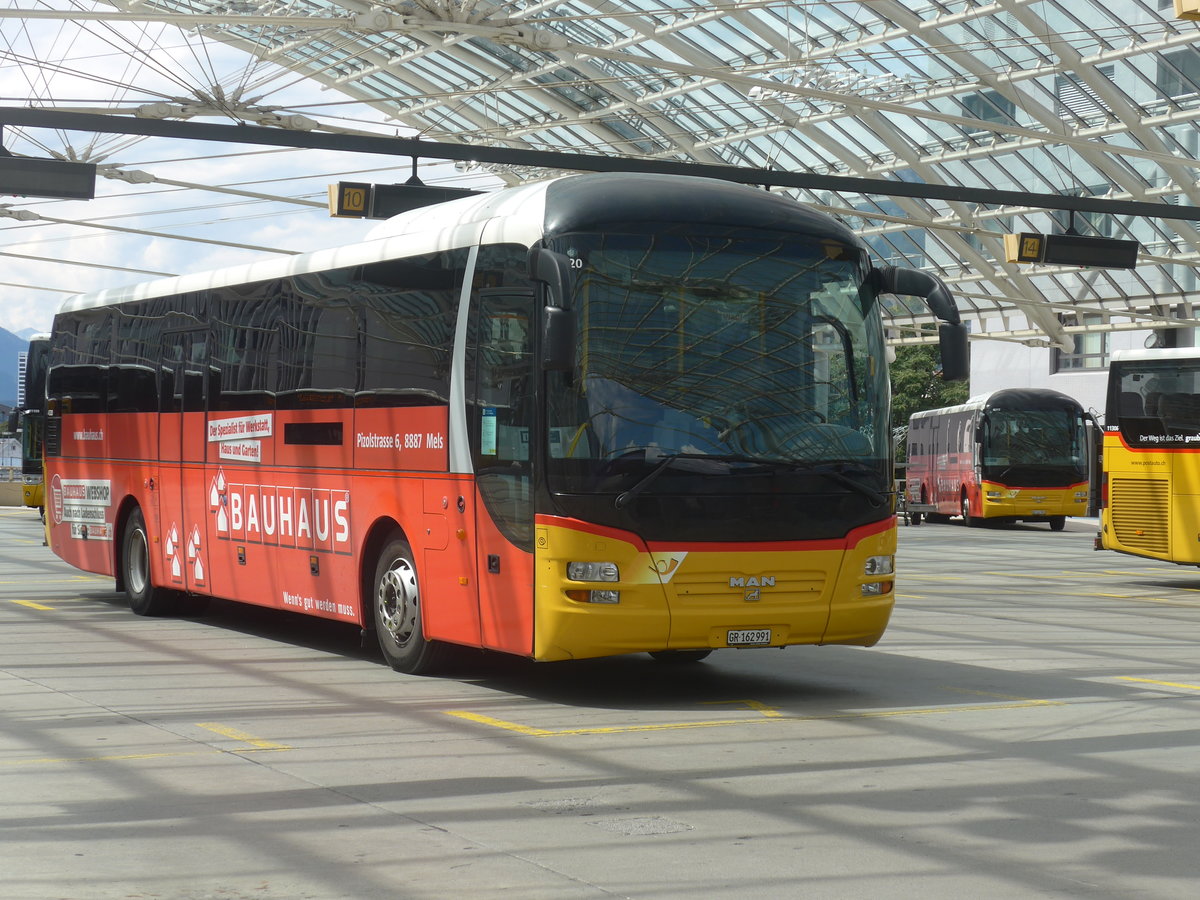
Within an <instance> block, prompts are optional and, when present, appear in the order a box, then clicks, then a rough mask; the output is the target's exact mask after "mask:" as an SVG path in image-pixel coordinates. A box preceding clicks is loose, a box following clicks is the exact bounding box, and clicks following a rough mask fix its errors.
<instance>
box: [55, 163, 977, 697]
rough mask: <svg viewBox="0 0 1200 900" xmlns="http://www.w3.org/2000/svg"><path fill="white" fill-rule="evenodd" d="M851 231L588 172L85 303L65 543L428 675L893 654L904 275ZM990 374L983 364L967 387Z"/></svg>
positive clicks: (912, 277) (60, 371) (76, 365)
mask: <svg viewBox="0 0 1200 900" xmlns="http://www.w3.org/2000/svg"><path fill="white" fill-rule="evenodd" d="M883 293H894V294H900V293H905V294H910V295H914V296H921V297H924V298H925V301H926V302H927V303H928V304H929V306H930V308H931V309H932V310H933V311H934V313H935V314H936V315H937V316H938V317H939V318H941V319H943V320H945V322H946V324H943V325H941V326H940V327H941V329H942V337H943V355H944V357H945V360H946V365H947V366H949V367H950V368H955V367H958V368H959V369H960V370H961V369H962V368H963V367H964V366H965V348H966V341H965V328H964V326H962V325H961V324H960V323H959V322H958V313H957V310H956V308H955V307H954V302H953V300H952V299H951V297H950V295H949V293H948V292H947V291H946V289H945V286H944V285H943V284H942V283H941V282H940V281H938V280H937V279H936V278H933V277H931V276H928V275H925V274H923V273H921V272H917V271H915V270H910V269H896V268H893V267H882V268H877V267H873V266H872V265H871V262H870V260H869V257H868V251H867V249H866V247H865V245H864V244H863V243H862V242H861V241H860V240H859V239H858V238H856V237H855V236H854V234H853V233H851V232H850V231H849V230H847V229H846V228H845V227H844V226H842V225H841V224H839V223H837V222H835V221H834V220H833V219H831V218H828V217H826V216H823V215H820V214H817V213H815V212H813V211H811V210H809V209H807V208H806V207H804V206H802V205H800V204H798V203H796V202H794V201H792V200H790V199H787V198H785V197H782V196H780V195H777V194H773V193H770V192H768V191H763V190H758V189H754V188H749V187H744V186H738V185H734V184H730V183H725V182H719V181H712V180H707V179H695V178H682V177H672V176H657V175H621V174H606V175H580V176H570V177H565V178H561V179H556V180H552V181H547V182H544V183H539V184H535V185H527V186H521V187H516V188H511V189H505V190H501V191H497V192H495V193H492V194H488V195H484V196H480V197H470V198H465V199H461V200H456V201H453V202H451V203H448V204H442V205H439V206H434V207H428V208H424V209H419V210H413V211H411V212H408V213H405V214H403V215H400V216H398V217H396V218H394V219H390V220H388V221H386V222H384V223H381V224H380V225H379V226H378V227H377V228H376V229H375V231H374V232H373V233H372V235H371V237H370V239H369V240H366V241H364V242H362V243H359V244H356V245H353V246H349V247H343V248H340V249H336V250H330V251H323V252H316V253H311V254H307V255H302V256H298V257H294V258H291V259H287V260H283V261H271V262H264V263H260V264H255V265H250V266H245V267H242V268H235V269H229V270H223V271H218V272H212V273H207V274H203V275H191V276H185V277H180V278H175V279H168V280H161V281H157V282H154V283H151V284H148V285H143V286H139V287H134V288H131V289H124V290H110V291H105V292H101V293H98V294H95V295H91V296H80V297H76V298H73V299H70V300H68V301H67V302H66V304H65V305H64V307H63V309H62V310H61V312H60V313H59V314H58V316H57V317H56V319H55V322H54V335H53V342H52V349H51V367H50V371H49V398H50V399H49V407H48V420H47V434H46V474H47V477H48V479H49V480H48V489H49V497H48V503H49V510H48V513H49V514H48V520H49V533H50V540H51V542H52V546H53V549H54V551H55V552H56V553H57V554H59V555H60V556H62V557H63V558H64V559H65V560H67V561H69V562H70V563H72V564H74V565H75V566H78V567H79V568H82V569H85V570H87V571H91V572H97V573H103V574H109V575H112V576H114V578H115V579H116V582H117V586H118V588H119V589H123V590H124V591H126V592H127V593H128V595H129V600H130V605H131V606H132V608H133V610H134V611H135V612H137V613H140V614H149V615H155V614H166V613H169V612H172V611H176V610H178V609H180V608H181V605H183V606H186V605H187V604H188V601H189V599H191V598H196V597H201V598H203V597H210V596H211V597H221V598H226V599H232V600H235V601H241V602H245V603H253V604H259V605H263V606H268V607H278V608H279V609H283V610H292V611H295V612H300V613H307V614H309V615H313V616H322V617H326V618H328V619H332V620H337V621H340V622H347V623H355V624H357V625H359V626H361V627H362V628H364V629H368V630H372V631H374V632H375V633H376V635H377V636H378V640H379V643H380V646H381V648H382V651H383V654H384V656H385V658H386V660H387V661H388V663H389V664H391V665H392V666H393V667H394V668H396V669H398V670H402V671H406V672H413V673H415V672H422V671H426V670H428V669H430V668H431V667H432V666H434V665H436V662H437V659H438V657H439V656H440V655H442V652H443V651H444V650H445V648H446V645H465V646H470V647H482V648H488V649H492V650H497V651H503V652H506V653H511V654H518V655H520V656H523V657H528V658H531V659H535V660H564V659H579V658H584V657H597V656H604V655H612V654H623V653H632V652H641V651H646V652H650V653H652V654H654V655H656V656H657V657H658V658H661V659H669V660H670V659H673V660H681V661H682V660H691V659H699V658H700V657H702V656H704V655H706V654H708V653H709V652H710V651H711V650H713V649H716V648H723V647H779V646H784V645H789V644H859V645H870V644H873V643H875V642H876V641H877V640H879V637H880V636H881V635H882V634H883V631H884V628H885V626H886V625H887V622H888V617H889V614H890V612H891V608H892V594H893V591H892V585H893V579H894V574H893V555H894V552H895V546H896V531H895V525H896V519H895V496H894V491H893V489H892V456H891V442H890V440H889V429H888V425H887V423H888V414H889V413H888V410H889V389H888V376H887V370H886V364H885V346H884V331H883V327H882V321H881V311H880V295H881V294H883ZM964 374H965V373H964Z"/></svg>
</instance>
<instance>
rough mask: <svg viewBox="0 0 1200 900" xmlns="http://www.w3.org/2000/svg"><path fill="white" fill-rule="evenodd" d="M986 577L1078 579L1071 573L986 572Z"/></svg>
mask: <svg viewBox="0 0 1200 900" xmlns="http://www.w3.org/2000/svg"><path fill="white" fill-rule="evenodd" d="M983 574H984V575H995V576H1003V577H1005V578H1077V577H1078V576H1077V575H1072V574H1071V573H1070V572H1059V573H1057V574H1056V573H1054V572H984V573H983Z"/></svg>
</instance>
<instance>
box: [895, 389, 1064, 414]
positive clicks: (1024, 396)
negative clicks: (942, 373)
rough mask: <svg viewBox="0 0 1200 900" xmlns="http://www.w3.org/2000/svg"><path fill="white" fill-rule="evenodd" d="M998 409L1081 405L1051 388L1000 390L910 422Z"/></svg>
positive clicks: (921, 412) (927, 410)
mask: <svg viewBox="0 0 1200 900" xmlns="http://www.w3.org/2000/svg"><path fill="white" fill-rule="evenodd" d="M989 407H990V408H997V409H1064V408H1068V407H1079V408H1080V409H1082V406H1080V403H1079V401H1078V400H1076V399H1075V398H1074V397H1071V396H1070V395H1068V394H1064V393H1062V392H1061V391H1056V390H1053V389H1051V388H999V389H997V390H994V391H989V392H988V393H986V394H978V395H976V396H974V397H971V398H970V399H968V400H967V401H965V402H964V403H959V404H958V405H956V406H943V407H941V408H940V409H925V410H921V411H920V412H915V413H913V414H912V415H911V416H909V420H910V421H911V420H912V419H918V418H925V417H928V416H934V415H945V414H949V413H957V412H967V411H974V410H980V409H987V408H989Z"/></svg>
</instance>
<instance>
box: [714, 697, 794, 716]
mask: <svg viewBox="0 0 1200 900" xmlns="http://www.w3.org/2000/svg"><path fill="white" fill-rule="evenodd" d="M739 703H740V704H742V705H743V706H745V707H746V708H747V709H752V710H754V711H755V712H758V713H762V714H763V715H764V716H766V717H767V718H769V719H777V718H779V717H780V716H782V715H783V713H781V712H780V711H779V708H778V707H775V706H767V704H765V703H760V702H758V701H757V700H712V701H709V702H708V703H706V704H705V705H706V706H732V705H734V704H739Z"/></svg>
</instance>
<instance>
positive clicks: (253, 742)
mask: <svg viewBox="0 0 1200 900" xmlns="http://www.w3.org/2000/svg"><path fill="white" fill-rule="evenodd" d="M196 727H197V728H203V729H205V730H207V731H211V732H214V733H215V734H219V735H221V737H227V738H229V739H230V740H234V741H243V742H244V743H247V744H249V745H250V746H252V747H257V748H258V749H259V750H291V749H292V748H291V747H288V746H287V745H286V744H276V743H275V742H274V741H264V740H263V739H262V738H256V737H254V735H251V734H246V732H244V731H238V730H237V729H236V728H230V727H229V726H227V725H222V724H220V723H219V722H197V723H196Z"/></svg>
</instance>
